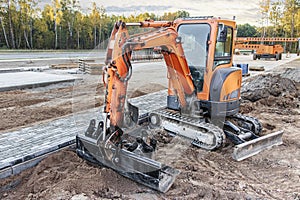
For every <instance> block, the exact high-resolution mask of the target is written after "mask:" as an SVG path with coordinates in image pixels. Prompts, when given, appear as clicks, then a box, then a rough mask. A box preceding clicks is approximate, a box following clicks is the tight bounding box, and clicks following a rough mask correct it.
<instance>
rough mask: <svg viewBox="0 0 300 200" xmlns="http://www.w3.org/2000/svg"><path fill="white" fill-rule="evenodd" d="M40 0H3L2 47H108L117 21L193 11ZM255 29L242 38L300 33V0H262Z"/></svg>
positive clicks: (243, 28) (242, 32) (242, 27)
mask: <svg viewBox="0 0 300 200" xmlns="http://www.w3.org/2000/svg"><path fill="white" fill-rule="evenodd" d="M38 3H39V0H0V5H1V9H0V30H1V31H0V49H94V48H96V47H98V48H105V46H106V41H107V39H108V38H109V36H110V32H111V30H112V27H113V25H114V23H115V22H116V21H118V20H123V21H125V22H137V21H144V20H145V19H153V20H174V19H176V18H179V17H189V16H190V14H189V12H188V11H184V10H180V11H177V12H173V13H171V12H168V13H164V14H163V15H162V16H157V15H155V14H154V13H147V12H145V13H142V14H139V15H130V16H121V15H120V16H117V15H108V14H107V13H106V11H105V9H104V7H103V6H101V7H98V6H97V5H96V3H95V2H94V3H93V4H92V7H91V8H90V10H89V12H88V13H83V12H82V11H81V8H80V6H79V3H78V1H77V0H52V3H51V4H46V5H45V6H44V7H43V8H40V7H39V6H38ZM259 6H260V9H259V10H258V11H257V12H258V14H259V15H260V16H261V18H260V21H259V24H260V26H258V27H256V26H253V25H250V24H239V25H238V33H237V34H238V37H300V0H261V1H260V3H259Z"/></svg>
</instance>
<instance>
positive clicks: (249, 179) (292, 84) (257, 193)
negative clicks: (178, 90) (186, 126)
mask: <svg viewBox="0 0 300 200" xmlns="http://www.w3.org/2000/svg"><path fill="white" fill-rule="evenodd" d="M299 65H300V60H297V61H294V62H292V63H288V64H286V65H285V66H283V67H280V68H277V69H276V70H275V71H274V72H272V73H271V74H268V75H264V76H259V77H253V78H250V79H248V80H247V81H246V82H245V83H244V84H243V86H244V87H243V92H242V98H243V101H242V106H241V112H242V113H244V114H247V115H250V116H254V117H256V118H258V119H260V121H261V122H262V124H263V126H264V132H265V133H267V132H273V131H276V130H280V129H283V130H284V136H283V140H284V144H283V145H280V146H277V147H275V148H272V149H270V150H267V151H263V152H261V153H260V154H259V155H256V156H254V157H251V158H249V159H246V160H244V161H242V162H236V161H234V160H233V159H231V153H232V147H233V145H232V144H231V143H226V145H225V146H224V147H223V148H222V149H219V150H217V151H213V152H208V151H204V150H201V149H198V148H195V147H192V146H190V145H189V144H187V143H186V142H185V141H183V140H182V139H180V138H169V137H168V136H167V135H164V133H160V136H161V137H162V139H161V140H160V141H161V143H160V144H159V150H158V152H160V155H157V158H158V159H159V160H160V161H163V162H164V163H166V164H169V165H171V166H172V167H174V168H177V169H179V170H180V171H181V173H180V174H179V176H178V177H177V179H176V181H175V183H174V184H173V186H172V187H171V188H170V190H169V191H168V192H167V193H166V194H162V193H159V192H156V191H153V190H151V189H149V188H147V187H144V186H141V185H139V184H137V183H135V182H133V181H131V180H129V179H127V178H124V177H122V176H121V175H119V174H117V173H115V172H114V171H112V170H110V169H107V168H101V167H95V166H92V165H89V164H88V163H86V162H85V161H83V160H82V159H80V158H78V157H77V155H76V154H75V152H74V151H73V150H72V149H68V150H63V151H61V152H58V153H55V154H53V155H51V156H49V157H47V158H46V159H44V160H43V161H42V162H41V163H39V164H38V165H37V166H36V167H34V168H32V169H28V170H26V171H24V172H22V173H21V174H19V175H16V176H14V177H9V178H7V179H3V180H1V181H0V198H1V199H73V200H75V199H294V200H299V199H300V151H299V148H300V142H299V141H300V123H299V118H300V116H299V115H300V108H299V107H300V103H299V102H300V101H299V100H300V99H299V98H300V97H299V91H300V80H299V78H300V76H299V75H298V76H297V74H298V73H299V67H298V66H299ZM295 74H296V75H295ZM155 87H157V88H159V86H157V85H156V86H155ZM98 88H101V86H99V87H98ZM161 88H163V87H162V86H161ZM161 88H160V89H161ZM153 91H154V89H153V87H152V85H151V86H148V87H146V88H144V89H143V91H135V92H133V93H132V95H133V96H138V95H141V94H144V93H147V92H153ZM52 92H53V93H52ZM70 92H71V89H70V88H68V87H66V88H60V89H54V90H53V91H51V92H50V91H47V92H45V91H42V92H34V93H31V92H29V93H28V92H26V91H25V92H24V91H13V92H6V93H3V95H1V97H0V101H1V104H0V105H2V103H6V105H7V106H3V107H2V108H0V112H2V113H0V114H1V116H3V113H6V115H9V116H11V119H12V118H17V117H18V115H19V113H18V112H17V111H14V109H16V108H18V109H16V110H20V108H21V109H23V108H24V110H23V112H24V113H26V112H28V110H27V109H28V108H30V109H33V108H35V106H33V105H35V104H36V105H38V104H43V105H44V103H45V102H50V103H49V104H47V106H48V107H49V108H48V109H49V112H50V110H51V108H56V109H57V112H56V111H54V112H53V113H57V114H53V116H52V117H58V116H61V115H63V114H64V113H68V112H71V111H70V109H71V107H70V106H71V102H69V101H68V100H66V101H65V102H64V103H63V104H62V107H57V104H56V105H55V106H53V107H51V106H50V105H52V103H51V101H52V98H51V95H52V94H55V95H54V96H56V94H57V95H58V96H59V94H61V95H62V97H61V98H66V94H68V95H71V94H69V93H70ZM39 94H40V95H39ZM41 94H42V95H41ZM57 98H58V97H55V98H53V99H56V100H57ZM12 99H14V100H15V101H12ZM67 99H68V98H67ZM53 102H56V101H54V100H53ZM47 106H46V107H47ZM6 107H8V108H11V110H10V111H9V112H8V111H5V109H6ZM36 109H37V111H38V108H36ZM2 110H3V111H2ZM11 111H14V112H11ZM40 113H43V112H40ZM42 116H43V115H42ZM20 118H21V117H20ZM23 118H26V114H24V115H23ZM44 118H47V119H49V117H41V119H44ZM41 119H40V118H39V117H38V118H37V119H34V120H33V121H38V120H41ZM27 120H29V121H26V120H24V121H21V122H18V120H16V121H15V124H13V123H11V124H10V126H7V127H6V128H2V130H3V129H8V128H12V127H14V126H20V125H24V124H26V123H32V121H30V119H27ZM1 121H3V119H1ZM1 123H2V122H1ZM6 123H7V124H9V122H6ZM3 124H4V123H3ZM3 124H1V125H0V127H2V126H3Z"/></svg>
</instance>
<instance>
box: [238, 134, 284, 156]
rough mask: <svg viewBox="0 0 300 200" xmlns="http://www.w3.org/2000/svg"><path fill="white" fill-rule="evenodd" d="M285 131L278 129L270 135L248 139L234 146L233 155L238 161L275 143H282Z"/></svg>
mask: <svg viewBox="0 0 300 200" xmlns="http://www.w3.org/2000/svg"><path fill="white" fill-rule="evenodd" d="M282 135H283V131H277V132H274V133H271V134H268V135H264V136H261V137H258V138H256V139H253V140H249V141H246V142H244V143H242V144H238V145H236V146H235V147H234V150H233V154H232V157H233V159H235V160H237V161H241V160H244V159H246V158H249V157H251V156H253V155H255V154H258V153H259V152H261V151H263V150H265V149H269V148H271V147H272V146H274V145H280V144H282V143H283V142H282Z"/></svg>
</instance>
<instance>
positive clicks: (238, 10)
mask: <svg viewBox="0 0 300 200" xmlns="http://www.w3.org/2000/svg"><path fill="white" fill-rule="evenodd" d="M50 1H51V0H44V1H43V0H42V3H43V4H45V3H46V2H49V3H50ZM78 1H79V3H80V5H81V7H82V9H83V10H84V11H85V12H87V11H88V8H91V5H92V2H93V1H95V2H96V4H97V5H98V6H101V5H102V6H104V8H105V9H106V13H107V14H115V15H123V14H124V15H125V16H129V15H130V14H133V15H137V14H140V13H143V12H149V13H155V14H157V15H162V14H163V13H164V12H175V11H177V10H185V11H187V12H189V13H190V15H191V16H215V17H221V18H230V19H232V17H233V16H236V22H237V24H245V23H249V24H251V25H256V26H260V25H259V19H260V18H261V17H260V14H259V5H258V4H259V2H260V0H249V1H245V0H172V1H169V0H168V1H163V0H147V1H144V0H135V1H132V0H78Z"/></svg>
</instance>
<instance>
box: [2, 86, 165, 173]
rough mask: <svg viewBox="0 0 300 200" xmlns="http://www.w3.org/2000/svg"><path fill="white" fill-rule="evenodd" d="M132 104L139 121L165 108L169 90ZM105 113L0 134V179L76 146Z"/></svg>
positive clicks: (94, 111) (77, 115) (76, 115)
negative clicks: (93, 122) (136, 109)
mask: <svg viewBox="0 0 300 200" xmlns="http://www.w3.org/2000/svg"><path fill="white" fill-rule="evenodd" d="M162 99H164V101H162ZM130 102H131V103H132V104H133V105H135V106H137V107H139V108H141V109H140V110H139V113H140V117H144V116H146V115H147V113H148V112H150V111H152V110H155V109H159V108H161V107H166V105H167V90H163V91H160V92H156V93H151V94H148V95H144V96H140V97H137V98H133V99H130ZM102 110H103V107H100V108H96V109H90V110H87V111H85V112H82V113H74V114H73V115H69V116H66V117H62V118H59V119H55V120H53V121H50V122H45V123H41V124H36V125H34V126H32V127H25V128H22V129H20V130H16V131H13V132H6V133H2V134H0V144H1V148H0V178H5V177H7V176H10V175H14V174H17V173H19V172H21V171H22V170H25V169H27V168H29V167H32V166H34V165H36V164H37V163H38V162H39V161H40V160H42V158H44V157H45V156H46V155H49V154H50V153H53V152H56V151H58V150H60V149H62V148H65V147H67V146H69V145H72V144H74V143H75V137H76V135H77V134H79V133H84V131H85V130H86V129H87V127H88V125H89V124H88V123H87V122H89V121H90V120H91V119H96V120H97V121H99V120H101V119H102V115H101V111H102Z"/></svg>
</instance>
